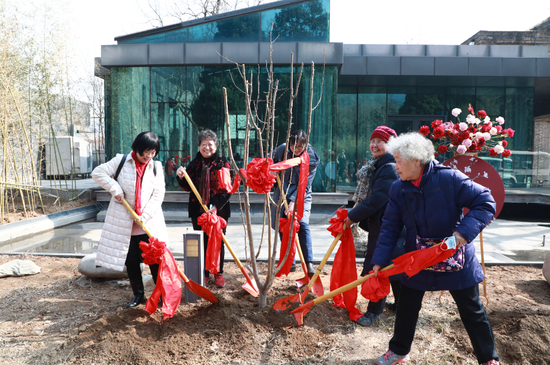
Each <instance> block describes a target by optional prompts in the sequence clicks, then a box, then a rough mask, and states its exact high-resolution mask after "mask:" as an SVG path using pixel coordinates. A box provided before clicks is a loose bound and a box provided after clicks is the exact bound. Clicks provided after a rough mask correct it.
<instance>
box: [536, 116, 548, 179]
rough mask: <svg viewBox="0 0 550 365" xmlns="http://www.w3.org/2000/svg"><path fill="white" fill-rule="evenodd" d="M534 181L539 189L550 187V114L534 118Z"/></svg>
mask: <svg viewBox="0 0 550 365" xmlns="http://www.w3.org/2000/svg"><path fill="white" fill-rule="evenodd" d="M533 149H534V150H535V151H536V152H538V153H537V154H536V155H535V156H533V170H534V171H533V179H534V181H535V182H536V184H537V186H538V187H548V186H550V114H546V115H541V116H539V117H536V118H534V130H533Z"/></svg>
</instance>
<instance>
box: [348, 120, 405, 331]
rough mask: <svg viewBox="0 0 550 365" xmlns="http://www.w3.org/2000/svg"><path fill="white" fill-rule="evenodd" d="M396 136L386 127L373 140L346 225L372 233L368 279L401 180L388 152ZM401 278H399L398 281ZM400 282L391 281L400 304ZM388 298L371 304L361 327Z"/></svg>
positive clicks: (366, 263) (376, 314) (375, 318)
mask: <svg viewBox="0 0 550 365" xmlns="http://www.w3.org/2000/svg"><path fill="white" fill-rule="evenodd" d="M393 137H397V133H395V131H394V130H393V129H391V128H388V127H386V126H379V127H376V129H375V130H374V131H373V132H372V134H371V137H370V152H371V153H372V158H371V159H370V160H369V161H367V163H366V164H365V165H364V166H363V167H362V168H361V170H359V171H358V172H357V174H356V175H357V189H356V191H355V194H354V195H353V200H354V201H355V203H356V204H355V206H354V207H353V209H351V210H349V211H348V217H347V218H346V220H345V221H344V223H345V224H346V226H348V227H349V226H351V225H352V224H353V223H356V222H359V227H361V228H362V229H364V230H365V231H368V232H369V236H368V243H367V251H366V252H365V261H364V262H363V272H362V273H361V276H365V275H367V274H368V273H369V271H370V270H372V264H371V260H372V255H373V253H374V249H375V248H376V241H377V240H378V235H379V233H380V225H381V224H382V216H383V215H384V210H386V204H387V203H388V193H389V191H390V186H391V185H392V184H393V182H394V181H395V180H397V179H399V176H398V175H397V171H395V160H394V158H393V156H392V154H391V153H388V151H387V149H386V144H387V143H388V140H389V139H390V138H393ZM397 279H398V278H397ZM399 287H400V285H399V281H397V280H393V281H392V289H393V293H394V297H395V301H396V302H397V299H398V296H399ZM385 303H386V298H385V297H384V298H382V299H380V300H379V301H378V302H369V305H368V307H367V311H366V312H365V314H364V315H363V317H361V318H359V319H358V320H357V324H359V325H361V326H371V325H372V324H373V323H374V322H376V321H378V320H379V319H380V316H381V315H382V312H383V311H384V305H385Z"/></svg>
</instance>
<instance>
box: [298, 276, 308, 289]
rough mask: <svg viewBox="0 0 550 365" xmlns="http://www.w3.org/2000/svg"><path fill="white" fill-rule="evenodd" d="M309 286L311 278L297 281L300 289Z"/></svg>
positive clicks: (305, 277) (306, 277)
mask: <svg viewBox="0 0 550 365" xmlns="http://www.w3.org/2000/svg"><path fill="white" fill-rule="evenodd" d="M307 284H309V276H307V275H306V276H304V277H303V278H300V279H298V280H296V285H298V288H301V287H302V286H304V285H307Z"/></svg>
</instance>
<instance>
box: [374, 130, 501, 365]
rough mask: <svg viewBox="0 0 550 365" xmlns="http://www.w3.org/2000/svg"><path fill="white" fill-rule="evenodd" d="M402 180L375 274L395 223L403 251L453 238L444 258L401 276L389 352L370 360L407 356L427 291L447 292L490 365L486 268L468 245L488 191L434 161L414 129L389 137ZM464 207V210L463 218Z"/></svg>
mask: <svg viewBox="0 0 550 365" xmlns="http://www.w3.org/2000/svg"><path fill="white" fill-rule="evenodd" d="M387 150H388V151H389V153H391V154H393V156H394V158H395V162H396V164H395V169H396V170H397V173H398V174H399V177H400V180H397V181H396V182H395V183H393V185H392V187H391V189H390V192H389V200H388V206H387V209H386V212H385V214H384V218H383V221H382V227H381V230H380V236H379V238H378V243H377V246H376V250H375V252H374V255H373V258H372V263H373V264H374V266H373V270H374V272H375V273H376V274H377V273H378V271H379V270H380V268H382V267H384V266H387V265H389V264H390V263H391V258H392V252H393V249H394V246H395V244H396V242H397V240H398V238H399V233H400V232H401V227H402V226H403V225H405V227H406V229H407V239H406V242H405V250H406V251H407V252H411V251H415V250H419V249H422V248H427V247H430V246H432V245H434V244H437V243H438V242H441V241H442V240H443V239H444V238H447V237H450V236H454V237H455V239H456V243H457V251H456V253H455V254H454V255H453V256H451V257H450V258H449V259H447V260H445V261H442V262H441V263H438V264H436V265H434V266H430V267H429V268H427V269H425V270H422V271H421V272H420V273H418V274H416V275H414V276H412V277H408V276H406V275H403V277H402V280H401V297H400V300H399V303H398V304H397V314H396V319H395V328H394V334H393V337H392V339H391V340H390V343H389V350H388V351H387V352H386V353H385V354H384V355H383V356H381V357H380V358H378V359H377V361H376V364H382V365H389V364H399V363H405V362H407V361H408V360H409V356H408V353H409V352H410V350H411V345H412V341H413V338H414V333H415V329H416V323H417V320H418V316H419V312H420V309H421V307H422V299H423V297H424V293H425V292H426V291H439V290H449V292H450V294H451V295H452V297H453V299H454V301H455V303H456V305H457V307H458V311H459V313H460V317H461V319H462V323H463V324H464V327H465V328H466V331H467V332H468V335H469V336H470V341H471V342H472V346H473V348H474V351H475V354H476V357H477V360H478V362H479V363H480V364H489V365H495V364H498V363H499V357H498V355H497V353H496V350H495V342H494V338H493V331H492V329H491V325H490V324H489V320H488V318H487V314H486V313H485V309H484V307H483V304H482V303H481V301H480V299H479V289H478V285H479V283H481V282H482V281H483V278H484V273H483V269H482V268H481V265H480V264H479V262H478V260H477V258H476V255H475V247H474V245H473V244H472V243H471V242H472V241H473V240H474V239H475V238H476V237H477V236H478V234H479V233H480V232H481V230H483V228H485V227H486V226H487V224H489V223H490V222H491V220H492V219H493V217H494V214H495V209H496V204H495V201H494V199H493V197H492V196H491V192H490V191H489V189H487V188H485V187H483V186H481V185H479V184H477V183H475V182H473V181H472V180H470V178H468V177H467V176H466V175H464V174H463V173H461V172H459V171H457V170H453V169H451V168H449V167H447V166H443V165H441V164H439V163H438V162H436V161H435V160H434V153H435V151H434V147H433V144H432V142H431V141H430V140H428V139H427V138H425V137H424V136H422V135H420V134H419V133H407V134H402V135H401V136H399V137H398V138H395V139H392V140H390V141H389V142H388V145H387ZM463 208H468V209H469V211H468V213H467V214H466V215H464V216H463Z"/></svg>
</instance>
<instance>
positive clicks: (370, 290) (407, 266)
mask: <svg viewBox="0 0 550 365" xmlns="http://www.w3.org/2000/svg"><path fill="white" fill-rule="evenodd" d="M455 252H456V248H449V247H448V246H447V244H446V243H445V241H444V242H443V243H441V244H440V245H437V246H433V247H430V248H427V249H423V250H415V251H411V252H407V253H406V254H404V255H401V256H399V257H397V258H396V259H394V260H393V265H394V267H393V268H391V269H389V270H385V271H378V276H373V277H371V278H369V279H368V280H367V281H365V282H364V283H363V286H362V288H361V295H362V296H363V297H365V298H366V299H368V300H370V301H373V302H377V301H379V300H380V299H382V298H384V297H385V296H387V295H388V294H389V293H390V279H389V277H390V276H392V275H395V274H399V273H405V274H406V275H407V276H408V277H411V276H414V275H416V274H418V273H419V272H420V271H422V270H424V269H425V268H427V267H430V266H432V265H435V264H437V263H439V262H441V261H443V260H446V259H448V258H449V257H451V256H452V255H453V254H454V253H455ZM372 272H373V271H371V273H372Z"/></svg>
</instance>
